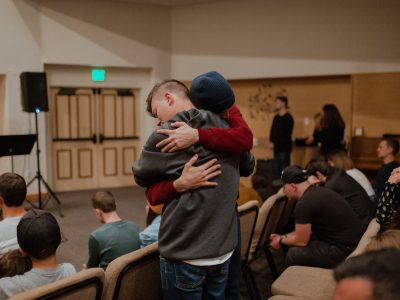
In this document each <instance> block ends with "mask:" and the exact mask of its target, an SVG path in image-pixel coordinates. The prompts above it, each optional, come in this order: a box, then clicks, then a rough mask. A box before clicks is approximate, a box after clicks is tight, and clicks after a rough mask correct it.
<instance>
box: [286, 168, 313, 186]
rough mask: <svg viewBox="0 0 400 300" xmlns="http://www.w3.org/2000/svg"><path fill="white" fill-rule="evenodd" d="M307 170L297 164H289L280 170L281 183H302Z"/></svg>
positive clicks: (305, 177)
mask: <svg viewBox="0 0 400 300" xmlns="http://www.w3.org/2000/svg"><path fill="white" fill-rule="evenodd" d="M307 177H308V176H307V171H306V170H303V169H302V168H300V167H299V166H289V167H286V168H285V169H284V170H283V171H282V176H281V179H282V181H283V183H302V182H304V181H306V180H307Z"/></svg>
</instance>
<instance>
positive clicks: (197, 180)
mask: <svg viewBox="0 0 400 300" xmlns="http://www.w3.org/2000/svg"><path fill="white" fill-rule="evenodd" d="M197 159H198V155H197V154H196V155H195V156H193V157H192V158H191V159H190V160H189V161H188V162H187V163H186V164H185V167H184V168H183V171H182V174H181V176H180V177H179V178H178V179H176V180H175V181H174V182H173V185H174V188H175V190H176V191H177V192H180V193H182V192H185V191H187V190H190V189H197V188H200V187H204V186H217V185H218V183H217V182H212V181H209V180H210V179H212V178H214V177H215V176H218V175H219V174H221V171H220V170H219V168H220V167H221V165H219V164H215V163H216V162H217V160H216V159H215V158H214V159H212V160H210V161H208V162H206V163H205V164H203V165H201V166H198V167H194V166H193V164H194V163H195V162H196V161H197Z"/></svg>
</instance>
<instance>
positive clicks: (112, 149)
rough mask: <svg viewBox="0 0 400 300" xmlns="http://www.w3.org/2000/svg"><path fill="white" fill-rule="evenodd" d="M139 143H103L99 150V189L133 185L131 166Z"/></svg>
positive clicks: (112, 141)
mask: <svg viewBox="0 0 400 300" xmlns="http://www.w3.org/2000/svg"><path fill="white" fill-rule="evenodd" d="M139 147H140V145H139V141H137V140H134V141H131V140H118V141H115V140H111V141H105V142H104V144H103V146H102V149H101V150H100V153H101V158H100V160H99V167H100V170H99V187H100V188H103V187H108V188H109V187H121V186H132V185H135V182H134V180H133V173H132V165H133V163H134V161H135V160H136V159H137V156H136V155H137V152H138V150H140V148H139Z"/></svg>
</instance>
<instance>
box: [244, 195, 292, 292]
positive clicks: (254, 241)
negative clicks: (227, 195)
mask: <svg viewBox="0 0 400 300" xmlns="http://www.w3.org/2000/svg"><path fill="white" fill-rule="evenodd" d="M293 209H294V204H293V201H289V200H288V199H287V198H286V197H285V195H284V193H283V191H282V189H281V190H280V191H279V192H278V193H276V194H275V195H272V196H271V197H269V198H268V199H267V200H266V201H265V202H264V203H263V205H262V206H261V207H260V208H259V205H258V201H249V202H247V203H245V204H243V205H241V206H240V207H239V216H240V228H241V237H242V241H241V243H242V263H241V268H242V274H243V279H244V282H245V284H246V287H247V290H248V292H249V294H250V297H251V299H260V294H259V290H258V287H257V284H256V282H255V279H254V275H253V272H252V270H251V268H250V264H251V263H252V262H253V261H254V260H255V258H256V257H258V256H259V255H260V254H261V253H262V252H263V253H264V254H265V255H266V258H267V261H268V264H269V267H270V269H271V274H272V276H273V277H274V278H277V276H278V272H277V268H276V266H275V262H274V259H273V256H272V253H271V251H270V247H269V236H270V234H271V233H274V232H279V231H280V230H282V228H283V227H284V226H286V224H287V223H288V221H289V219H290V216H291V215H292V212H293Z"/></svg>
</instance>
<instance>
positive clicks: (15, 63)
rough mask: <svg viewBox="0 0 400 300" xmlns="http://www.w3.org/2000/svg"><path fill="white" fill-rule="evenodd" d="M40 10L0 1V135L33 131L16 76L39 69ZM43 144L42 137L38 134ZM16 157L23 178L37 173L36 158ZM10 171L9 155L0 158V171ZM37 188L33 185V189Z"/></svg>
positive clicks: (43, 162) (43, 160)
mask: <svg viewBox="0 0 400 300" xmlns="http://www.w3.org/2000/svg"><path fill="white" fill-rule="evenodd" d="M39 19H40V16H39V12H38V10H37V8H36V7H35V5H32V4H30V3H27V2H25V1H18V0H15V1H0V40H1V55H0V73H2V74H4V76H5V78H4V81H3V84H4V85H3V89H4V94H3V95H4V97H3V103H2V108H3V115H2V118H1V120H0V122H1V126H0V128H2V134H23V133H33V131H34V127H33V125H34V119H33V116H31V115H32V114H28V113H25V112H22V109H21V92H20V80H19V75H20V73H21V72H23V71H42V70H43V66H42V63H41V50H40V45H39V37H40V28H39ZM39 127H40V128H41V130H44V119H43V118H42V116H40V118H39ZM40 140H41V143H42V145H44V141H45V138H44V136H43V135H42V136H41V139H40ZM33 153H34V151H33V152H32V155H31V156H18V157H15V159H14V168H15V171H16V172H18V173H20V174H21V175H23V176H24V177H25V178H26V179H28V178H31V177H33V176H34V175H35V172H36V157H35V156H34V155H33ZM41 157H42V170H43V175H44V176H46V168H47V166H46V160H45V159H44V158H45V157H46V148H45V147H44V148H43V149H42V153H41ZM5 171H7V172H10V171H11V160H10V158H9V157H2V158H0V173H2V172H5ZM35 188H36V187H34V189H35Z"/></svg>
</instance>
